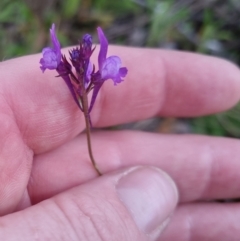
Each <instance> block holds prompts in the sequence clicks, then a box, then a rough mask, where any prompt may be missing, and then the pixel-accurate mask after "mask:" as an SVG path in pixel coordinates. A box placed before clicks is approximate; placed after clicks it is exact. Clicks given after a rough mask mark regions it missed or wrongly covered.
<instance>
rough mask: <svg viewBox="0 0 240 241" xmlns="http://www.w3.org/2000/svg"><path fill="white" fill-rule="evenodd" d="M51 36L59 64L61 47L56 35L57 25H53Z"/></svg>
mask: <svg viewBox="0 0 240 241" xmlns="http://www.w3.org/2000/svg"><path fill="white" fill-rule="evenodd" d="M50 35H51V39H52V44H53V49H54V51H55V52H56V56H57V60H58V63H60V61H61V45H60V43H59V41H58V39H57V36H56V33H55V24H54V23H53V24H52V28H51V29H50Z"/></svg>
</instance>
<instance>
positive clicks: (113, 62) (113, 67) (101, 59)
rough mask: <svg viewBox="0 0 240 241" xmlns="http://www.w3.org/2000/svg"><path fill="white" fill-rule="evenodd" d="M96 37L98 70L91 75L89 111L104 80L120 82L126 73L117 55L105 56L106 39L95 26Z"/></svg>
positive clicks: (106, 48)
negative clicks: (91, 86)
mask: <svg viewBox="0 0 240 241" xmlns="http://www.w3.org/2000/svg"><path fill="white" fill-rule="evenodd" d="M97 31H98V38H99V42H100V51H99V55H98V67H99V71H98V72H97V73H96V74H95V75H93V83H94V88H93V94H92V99H91V102H90V106H89V113H90V112H91V111H92V108H93V105H94V103H95V100H96V98H97V95H98V92H99V90H100V88H101V87H102V85H103V83H104V81H105V80H108V79H112V80H113V82H114V85H117V84H118V83H121V82H122V81H123V78H124V77H125V76H126V75H127V72H128V70H127V68H125V67H121V65H122V62H121V59H120V58H119V57H118V56H110V57H108V58H107V51H108V41H107V38H106V37H105V35H104V33H103V31H102V29H101V28H100V27H98V28H97Z"/></svg>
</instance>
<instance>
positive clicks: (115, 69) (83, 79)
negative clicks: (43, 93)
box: [40, 24, 127, 118]
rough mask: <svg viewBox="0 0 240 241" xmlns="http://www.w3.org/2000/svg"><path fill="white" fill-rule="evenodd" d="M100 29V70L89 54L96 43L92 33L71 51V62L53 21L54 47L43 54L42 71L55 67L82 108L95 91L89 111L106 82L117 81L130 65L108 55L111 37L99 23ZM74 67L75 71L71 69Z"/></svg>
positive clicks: (119, 80) (120, 79) (120, 80)
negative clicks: (108, 38) (107, 35)
mask: <svg viewBox="0 0 240 241" xmlns="http://www.w3.org/2000/svg"><path fill="white" fill-rule="evenodd" d="M97 31H98V38H99V41H100V51H99V55H98V67H99V70H98V71H96V70H95V66H94V65H93V64H92V63H91V61H90V57H91V55H92V53H93V51H94V50H95V47H94V48H92V36H91V35H90V34H85V35H84V36H83V38H82V40H81V41H80V44H79V46H78V47H75V48H73V49H72V50H71V51H69V54H70V62H68V60H67V58H66V57H65V56H63V55H62V54H61V46H60V43H59V41H58V39H57V36H56V33H55V25H54V24H53V25H52V28H51V29H50V34H51V40H52V45H53V47H52V48H50V47H47V48H44V49H43V50H42V54H43V57H42V58H41V59H40V64H41V66H40V68H41V70H42V71H43V72H44V71H45V70H46V69H50V70H52V69H55V70H56V71H57V72H58V74H59V76H61V77H62V78H63V80H64V81H65V83H66V84H67V86H68V88H69V90H70V92H71V94H72V96H73V99H74V101H75V102H76V104H77V105H78V107H79V108H80V109H81V111H83V112H84V111H86V110H84V107H83V106H84V105H83V102H84V99H87V98H86V96H87V95H88V93H89V92H90V91H93V94H92V99H91V102H90V105H89V108H88V109H87V112H88V115H89V113H90V112H91V110H92V108H93V105H94V103H95V100H96V98H97V95H98V92H99V90H100V88H101V87H102V85H103V83H104V82H105V81H106V80H108V79H112V80H113V82H114V85H117V84H118V83H120V82H122V81H123V78H124V77H125V76H126V75H127V68H125V67H121V65H122V63H121V59H120V58H119V57H118V56H110V57H107V50H108V41H107V39H106V37H105V35H104V33H103V31H102V29H101V28H100V27H98V28H97ZM73 68H74V69H75V71H73V70H72V69H73ZM85 106H87V105H85ZM89 118H90V117H89Z"/></svg>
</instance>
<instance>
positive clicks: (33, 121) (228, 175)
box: [0, 46, 240, 241]
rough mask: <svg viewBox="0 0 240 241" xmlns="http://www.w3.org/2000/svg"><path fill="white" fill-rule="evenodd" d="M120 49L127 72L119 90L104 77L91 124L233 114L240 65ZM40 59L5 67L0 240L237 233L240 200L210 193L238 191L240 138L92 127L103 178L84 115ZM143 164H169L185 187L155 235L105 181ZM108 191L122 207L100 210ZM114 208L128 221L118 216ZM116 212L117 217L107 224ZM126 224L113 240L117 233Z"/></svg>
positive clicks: (0, 74)
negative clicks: (88, 142) (140, 225)
mask: <svg viewBox="0 0 240 241" xmlns="http://www.w3.org/2000/svg"><path fill="white" fill-rule="evenodd" d="M112 54H114V55H118V56H120V57H121V59H122V61H123V66H126V67H127V68H128V70H129V73H128V75H127V77H126V79H125V81H124V82H123V83H121V84H119V86H117V87H115V86H113V83H112V82H111V80H108V81H107V82H106V83H105V84H104V85H103V88H102V90H101V93H100V94H99V96H98V98H97V101H96V103H95V106H94V108H93V111H92V113H91V118H92V123H93V126H94V127H106V126H112V125H117V124H121V123H127V122H131V121H136V120H143V119H146V118H149V117H153V116H164V117H166V116H170V117H196V116H201V115H206V114H211V113H217V112H221V111H224V110H227V109H229V108H231V107H232V106H234V105H235V104H236V103H237V102H238V101H239V98H240V71H239V69H238V68H237V67H236V66H235V65H233V64H231V63H229V62H226V61H224V60H220V59H217V58H213V57H207V56H201V55H197V54H191V53H185V52H175V51H163V50H148V49H137V48H135V49H134V48H125V47H114V46H112V47H110V53H109V55H112ZM94 58H95V59H96V56H95V55H94ZM39 59H40V55H33V56H26V57H22V58H18V59H13V60H9V61H5V62H2V63H0V126H1V128H0V214H1V218H0V240H5V241H8V240H15V239H16V240H18V241H19V240H20V241H21V240H25V241H26V240H27V241H28V240H104V241H106V240H118V239H117V238H119V240H143V241H144V240H159V241H160V240H164V241H171V240H178V241H193V240H194V241H198V240H199V241H200V240H211V241H215V240H216V241H221V240H238V238H239V236H240V229H239V228H238V227H239V220H240V204H239V203H234V204H231V203H225V204H220V203H216V202H206V200H208V201H209V200H215V199H231V198H238V197H240V162H239V159H240V143H239V140H235V139H230V138H217V137H207V136H198V135H184V136H179V135H161V134H152V133H143V132H135V131H111V132H109V131H101V132H97V133H92V147H93V152H94V156H95V159H96V162H97V164H98V167H99V169H100V170H101V172H102V173H103V176H102V177H98V175H97V174H96V172H95V170H94V168H93V167H92V165H91V162H90V160H89V157H88V152H87V145H86V136H85V135H84V134H80V133H81V132H82V131H83V130H84V128H85V123H84V117H83V115H82V113H81V112H80V110H79V109H78V107H77V105H76V104H75V103H74V101H73V99H72V97H71V95H70V93H69V91H68V89H67V87H66V85H65V83H64V81H63V80H61V79H60V78H55V76H56V75H57V74H56V72H54V71H46V72H45V73H44V74H42V73H41V71H40V69H39V64H38V62H39ZM79 134H80V135H79ZM139 165H141V166H142V165H143V166H155V167H158V168H160V169H162V170H163V171H165V172H166V173H168V174H169V175H170V176H171V178H172V179H173V181H174V182H175V183H176V186H177V188H178V195H179V196H178V197H173V198H172V200H169V206H171V208H172V211H171V213H173V214H172V216H171V219H170V222H169V224H168V227H167V228H166V230H165V231H164V232H163V233H162V235H160V236H159V237H158V238H149V237H147V236H145V235H143V234H141V233H140V232H139V230H138V229H137V228H136V226H135V224H134V222H133V220H132V218H130V216H129V214H128V213H127V211H126V210H125V209H124V208H123V207H122V206H121V205H120V204H119V203H118V201H115V196H114V195H113V192H112V189H111V188H112V186H111V185H110V184H106V183H107V182H109V180H112V179H111V178H113V176H114V175H115V174H113V173H114V171H118V172H120V171H121V170H122V168H128V167H130V166H139ZM114 178H115V177H114ZM110 183H114V181H113V180H112V181H110ZM88 192H89V193H88ZM76 197H77V198H76ZM103 197H111V200H114V201H113V202H112V203H111V206H113V207H114V208H113V210H115V211H114V212H112V211H111V209H109V210H107V211H106V210H104V212H103V210H98V207H100V206H101V205H104V204H102V203H101V201H102V200H105V199H104V198H103ZM43 200H45V202H41V201H43ZM85 200H87V201H85ZM96 200H97V201H96ZM177 202H178V203H179V205H178V206H177V207H176V208H175V206H176V203H177ZM86 203H88V204H89V203H90V204H89V205H90V206H91V208H90V210H95V209H96V211H95V212H94V211H93V214H92V213H90V214H89V213H88V214H86V212H87V211H86V210H85V208H86V207H85V206H86ZM32 204H37V205H33V206H32V207H30V206H31V205H32ZM79 209H80V211H79ZM87 210H89V209H87ZM16 211H20V212H16ZM78 212H80V213H81V214H82V213H84V214H85V216H87V217H89V216H90V219H93V220H95V216H94V215H96V216H97V217H99V218H100V220H101V223H103V226H102V227H101V229H100V230H105V229H106V230H107V231H106V232H103V234H102V233H101V232H100V234H99V231H96V230H95V231H94V230H92V229H94V227H95V226H97V227H98V224H96V225H95V226H94V225H93V226H94V227H93V226H91V228H89V226H88V224H87V223H85V219H84V217H83V218H82V216H81V215H80V214H79V213H78ZM115 212H117V216H118V217H120V218H119V219H116V218H112V219H111V216H112V217H115V215H116V214H115ZM103 213H105V215H106V216H104V215H103ZM106 213H107V214H106ZM7 214H10V215H7ZM91 215H93V217H92V216H91ZM101 215H103V216H104V217H102V216H101ZM101 217H102V219H103V221H102V219H101ZM108 218H109V220H115V221H111V222H106V223H105V222H104V220H108ZM79 219H80V221H79ZM122 220H125V222H126V226H127V229H126V227H125V226H124V225H121V222H122ZM78 222H80V223H81V224H79V223H78ZM118 222H119V223H118ZM97 223H98V222H97ZM79 226H80V227H82V228H80V230H79V229H78V228H76V227H79ZM95 228H96V227H95ZM88 229H89V230H90V229H91V230H90V231H88ZM96 229H98V228H96ZM125 229H126V230H125ZM118 231H119V234H118V235H116V237H115V239H114V238H113V239H111V238H109V237H111V235H113V234H116V233H117V232H118ZM107 232H109V234H108V233H107ZM90 233H91V234H92V235H93V234H94V235H96V237H95V236H94V235H93V237H94V238H92V237H91V235H90ZM106 233H107V234H106ZM122 233H124V234H125V235H126V236H124V238H125V239H123V237H121V235H122ZM89 235H90V236H89ZM98 235H99V237H98ZM100 236H101V237H100ZM83 237H85V239H84V238H83ZM86 237H87V238H86ZM14 238H15V239H14Z"/></svg>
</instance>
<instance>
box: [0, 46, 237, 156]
mask: <svg viewBox="0 0 240 241" xmlns="http://www.w3.org/2000/svg"><path fill="white" fill-rule="evenodd" d="M111 54H115V55H119V56H120V57H121V59H122V60H123V65H124V66H126V67H127V68H128V69H129V74H128V76H127V78H126V79H125V81H124V82H123V83H121V84H120V85H118V86H117V87H115V86H113V84H112V83H111V81H106V83H105V84H104V85H103V88H102V90H101V92H100V94H99V96H98V98H97V101H96V104H95V106H94V108H93V111H92V113H91V117H92V122H93V126H110V125H115V124H120V123H125V122H130V121H135V120H139V119H144V118H148V117H151V116H154V115H162V116H182V117H190V116H197V115H204V114H209V113H214V112H218V111H223V110H225V109H227V108H229V107H231V106H232V105H234V104H235V103H236V102H237V101H238V99H239V96H240V81H239V77H240V72H239V70H238V68H237V67H236V66H234V65H233V64H231V63H229V62H226V61H224V60H221V59H217V58H213V57H207V56H201V55H197V54H191V53H184V52H176V51H164V50H153V49H151V50H150V49H137V48H126V47H116V46H113V47H111V48H110V53H109V55H111ZM93 57H94V58H95V59H96V57H97V53H95V55H94V56H93ZM39 59H40V55H34V56H27V57H22V58H18V59H15V60H10V61H6V62H3V63H1V65H0V73H1V74H0V76H1V77H0V78H1V82H0V91H1V97H0V98H4V101H5V102H4V103H7V106H3V107H2V108H10V109H11V113H14V118H15V119H16V122H17V125H18V127H19V129H20V132H21V134H22V136H23V139H24V140H26V143H27V145H28V146H29V147H30V148H31V149H33V150H34V152H35V153H40V152H43V151H46V150H49V149H52V148H54V147H56V146H59V145H61V144H62V143H64V142H66V141H67V140H68V139H71V138H72V137H74V136H75V135H77V134H78V133H79V132H80V131H82V130H83V129H84V126H85V124H84V121H83V116H82V114H81V112H80V110H79V109H78V108H77V106H76V104H75V103H74V101H73V100H72V97H71V94H70V93H69V91H68V89H67V87H66V85H65V83H64V81H63V80H62V79H61V78H55V76H56V73H55V71H46V73H44V74H42V73H41V71H40V69H39V64H38V62H39Z"/></svg>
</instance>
